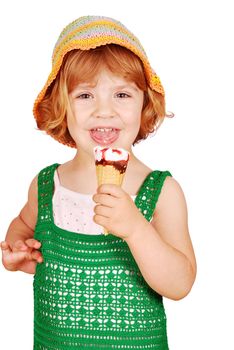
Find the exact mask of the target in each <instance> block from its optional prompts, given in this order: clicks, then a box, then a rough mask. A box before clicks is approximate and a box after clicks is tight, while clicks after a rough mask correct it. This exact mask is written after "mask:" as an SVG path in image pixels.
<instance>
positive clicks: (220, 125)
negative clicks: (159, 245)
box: [0, 0, 234, 350]
mask: <svg viewBox="0 0 234 350" xmlns="http://www.w3.org/2000/svg"><path fill="white" fill-rule="evenodd" d="M231 3H232V1H225V0H222V1H215V0H213V1H206V0H204V1H201V0H197V1H186V0H184V1H182V0H179V1H157V0H154V1H138V2H137V1H126V0H123V1H122V0H118V1H110V0H109V1H104V0H103V1H102V0H100V1H91V0H89V1H78V0H76V1H69V0H66V1H65V0H64V1H60V0H56V1H48V0H47V1H43V0H40V1H26V0H21V1H17V0H15V1H12V0H8V1H5V2H4V4H3V2H1V5H0V32H1V37H0V45H1V53H0V81H1V82H0V89H1V94H0V96H1V98H0V113H1V117H0V120H1V124H0V125H1V137H0V150H1V172H0V174H1V179H0V188H1V198H0V205H1V210H0V240H3V239H4V237H5V233H6V230H7V227H8V225H9V223H10V221H11V220H12V219H13V217H15V216H16V215H17V214H18V212H19V210H20V208H21V207H22V206H23V205H24V203H25V201H26V198H27V189H28V186H29V183H30V181H31V179H32V178H33V177H34V176H35V175H36V174H37V173H38V171H39V170H40V169H42V168H43V167H44V166H47V165H49V164H52V163H55V162H58V163H62V162H65V161H66V160H68V159H70V158H71V157H72V156H73V154H74V151H73V150H71V149H69V148H67V147H65V146H62V145H60V144H58V143H57V142H56V141H54V140H53V139H51V138H50V137H49V136H46V135H43V134H42V133H41V132H39V131H37V130H36V125H35V122H34V118H33V116H32V106H33V102H34V99H35V97H36V95H37V94H38V92H39V90H40V89H41V88H42V86H43V84H44V82H45V80H46V78H47V75H48V73H49V71H50V57H51V54H52V49H53V46H54V44H55V41H56V40H57V37H58V35H59V34H60V31H61V30H62V29H63V27H65V26H66V25H67V24H68V23H69V22H71V21H72V20H74V19H76V18H78V17H80V16H82V15H88V14H89V15H106V16H111V17H114V18H116V19H118V20H120V21H121V22H123V23H124V24H125V25H126V26H127V27H128V28H129V29H130V30H132V31H133V33H135V34H136V36H138V38H139V39H140V40H141V42H142V44H143V46H144V47H145V49H146V52H147V53H148V56H149V59H150V62H151V64H152V66H153V67H154V69H155V71H156V72H157V73H158V74H159V76H160V77H161V80H162V82H163V85H164V87H165V90H166V98H167V110H168V111H173V112H174V113H175V114H176V117H175V118H174V119H166V120H165V122H164V123H163V125H162V126H161V128H160V129H159V131H158V133H157V134H156V136H154V137H153V138H150V139H148V140H147V141H144V142H142V143H140V144H139V145H138V146H136V147H135V152H136V154H137V155H138V156H139V157H140V158H141V159H142V160H143V161H144V162H145V163H146V164H147V165H149V166H150V167H151V168H153V169H161V170H166V169H167V170H170V171H171V172H172V174H173V176H174V177H175V178H176V179H177V181H178V182H179V183H180V184H181V186H182V188H183V190H184V193H185V196H186V200H187V204H188V211H189V226H190V234H191V237H192V241H193V244H194V248H195V252H196V257H197V262H198V274H197V279H196V282H195V285H194V287H193V289H192V291H191V293H190V294H189V295H188V296H187V297H186V298H185V299H183V300H181V301H177V302H175V301H170V300H165V307H166V312H167V317H168V337H169V344H170V349H171V350H198V349H199V350H200V349H201V350H203V349H206V350H207V349H212V350H216V349H217V350H218V349H222V350H223V349H234V340H233V325H234V324H233V313H234V308H233V306H234V303H233V298H234V288H233V283H232V281H233V279H234V277H233V276H234V261H233V260H234V259H233V255H234V254H233V243H234V239H233V236H234V225H233V195H234V189H233V149H234V145H233V118H234V113H233V93H234V91H233V90H234V89H233V82H234V70H233V62H234V54H233V51H232V49H233V33H234V25H233V10H231ZM0 281H1V282H0V283H1V288H0V307H1V309H0V310H1V312H0V332H1V337H0V348H1V349H3V350H13V349H23V350H31V349H32V342H33V295H32V276H31V275H26V274H23V273H21V272H16V273H10V272H8V271H5V270H4V268H3V267H2V266H0Z"/></svg>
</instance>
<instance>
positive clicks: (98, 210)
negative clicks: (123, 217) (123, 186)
mask: <svg viewBox="0 0 234 350" xmlns="http://www.w3.org/2000/svg"><path fill="white" fill-rule="evenodd" d="M111 211H112V209H111V208H109V207H106V206H103V205H101V204H98V205H96V206H95V207H94V213H95V214H96V215H101V216H105V217H106V218H108V217H110V216H111Z"/></svg>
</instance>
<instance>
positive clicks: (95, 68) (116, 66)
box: [37, 44, 167, 147]
mask: <svg viewBox="0 0 234 350" xmlns="http://www.w3.org/2000/svg"><path fill="white" fill-rule="evenodd" d="M102 68H107V69H108V70H110V71H111V72H112V73H114V74H115V75H119V76H122V77H123V78H125V79H126V80H128V81H131V82H134V83H135V84H136V85H137V86H138V88H139V89H141V90H142V91H143V92H144V104H143V108H142V118H141V125H140V130H139V132H138V135H137V137H136V139H135V140H134V142H133V144H135V143H137V142H139V141H140V140H143V139H146V138H147V137H148V136H149V134H151V133H153V132H155V131H156V130H157V129H158V128H159V126H160V125H161V123H162V122H163V120H164V117H165V116H167V115H166V112H165V99H164V96H162V95H161V94H160V93H158V92H156V91H154V90H152V89H151V88H150V87H149V86H148V84H147V81H146V78H145V73H144V68H143V65H142V62H141V60H140V59H139V58H138V57H137V56H136V55H135V54H134V53H133V52H131V51H130V50H128V49H126V48H124V47H122V46H119V45H115V44H109V45H104V46H99V47H97V48H95V49H91V50H86V51H83V50H79V49H77V50H76V49H75V50H72V51H70V52H68V53H67V54H66V56H65V57H64V60H63V64H62V66H61V68H60V70H59V73H58V75H57V77H56V79H55V80H54V82H53V83H52V84H51V85H50V86H49V87H48V89H47V92H46V94H45V96H44V98H43V99H42V101H41V102H40V103H39V105H38V113H39V114H40V119H39V120H38V121H37V126H38V128H39V129H40V130H44V131H46V132H47V133H48V134H49V135H51V136H52V137H54V138H55V139H56V140H57V141H59V142H61V143H63V144H66V145H68V146H70V147H76V145H75V142H74V140H73V138H72V137H71V135H70V133H69V130H68V127H67V119H66V116H67V113H71V107H70V103H69V98H68V96H69V93H70V92H71V91H72V90H73V89H74V88H75V87H76V85H77V84H79V83H81V82H87V81H90V80H93V79H94V77H95V76H96V75H97V74H98V72H99V71H100V69H102Z"/></svg>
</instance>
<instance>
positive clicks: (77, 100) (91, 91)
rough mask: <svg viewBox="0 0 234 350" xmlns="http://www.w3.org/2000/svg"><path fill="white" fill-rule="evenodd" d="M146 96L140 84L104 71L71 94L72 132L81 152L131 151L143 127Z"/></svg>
mask: <svg viewBox="0 0 234 350" xmlns="http://www.w3.org/2000/svg"><path fill="white" fill-rule="evenodd" d="M143 101H144V93H143V91H142V90H140V89H139V88H138V87H137V85H136V84H135V83H133V82H131V81H128V80H126V79H125V78H123V77H121V76H118V75H114V74H113V73H112V72H110V71H109V70H108V69H103V70H101V71H100V72H99V73H98V74H97V76H96V77H95V79H94V80H93V81H92V82H89V83H85V82H82V83H79V84H78V85H77V86H76V87H75V88H74V89H73V90H72V91H71V92H70V93H69V102H70V106H71V111H72V113H68V115H67V125H68V129H69V132H70V134H71V136H72V138H73V140H74V141H75V143H76V146H77V149H78V150H79V152H81V151H82V150H83V151H85V152H87V151H88V153H93V147H95V146H97V145H100V146H111V147H122V148H125V149H126V150H129V151H130V150H131V146H132V144H133V142H134V140H135V139H136V137H137V134H138V132H139V129H140V124H141V113H142V108H143Z"/></svg>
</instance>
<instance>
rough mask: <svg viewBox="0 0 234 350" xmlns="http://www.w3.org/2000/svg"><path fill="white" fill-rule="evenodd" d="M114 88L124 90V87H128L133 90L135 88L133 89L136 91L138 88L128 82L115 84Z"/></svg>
mask: <svg viewBox="0 0 234 350" xmlns="http://www.w3.org/2000/svg"><path fill="white" fill-rule="evenodd" d="M115 88H116V89H120V90H124V89H128V88H130V89H133V90H135V91H138V88H137V87H136V86H134V85H131V84H129V85H126V84H125V85H117V86H115Z"/></svg>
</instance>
